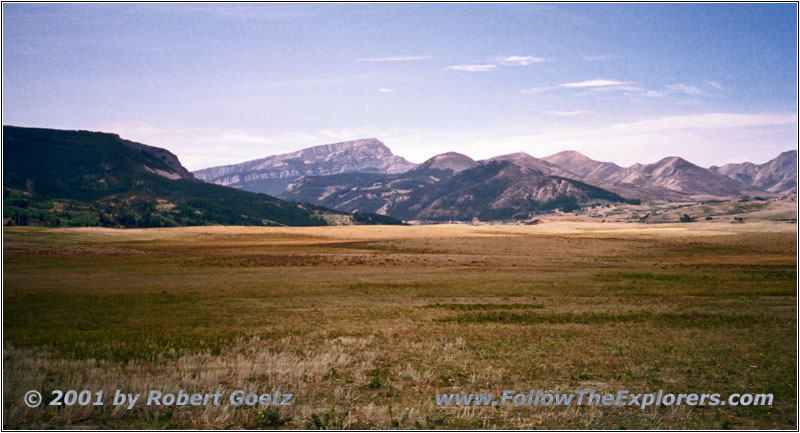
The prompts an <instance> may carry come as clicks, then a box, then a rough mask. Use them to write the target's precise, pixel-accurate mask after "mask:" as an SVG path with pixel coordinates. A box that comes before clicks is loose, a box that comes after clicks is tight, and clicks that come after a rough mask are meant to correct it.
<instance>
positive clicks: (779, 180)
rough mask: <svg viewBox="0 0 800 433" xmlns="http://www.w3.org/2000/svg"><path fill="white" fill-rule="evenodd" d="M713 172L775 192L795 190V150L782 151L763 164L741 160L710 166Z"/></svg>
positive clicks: (791, 191)
mask: <svg viewBox="0 0 800 433" xmlns="http://www.w3.org/2000/svg"><path fill="white" fill-rule="evenodd" d="M711 170H712V171H714V172H715V173H718V174H721V175H724V176H728V177H730V178H731V179H736V180H738V181H740V182H742V183H744V184H746V185H749V186H751V187H754V188H757V189H761V190H764V191H768V192H772V193H776V194H788V193H793V192H797V150H790V151H787V152H783V153H781V154H780V155H778V156H776V157H775V158H773V159H771V160H769V161H767V162H765V163H764V164H753V163H752V162H742V163H738V164H725V165H723V166H722V167H715V166H712V167H711Z"/></svg>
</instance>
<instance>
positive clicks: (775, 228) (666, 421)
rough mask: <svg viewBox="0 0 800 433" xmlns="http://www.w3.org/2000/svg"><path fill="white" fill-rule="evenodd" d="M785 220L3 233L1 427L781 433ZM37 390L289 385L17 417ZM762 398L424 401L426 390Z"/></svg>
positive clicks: (793, 254)
mask: <svg viewBox="0 0 800 433" xmlns="http://www.w3.org/2000/svg"><path fill="white" fill-rule="evenodd" d="M796 238H797V225H796V223H795V222H775V221H754V222H746V223H744V224H732V223H731V222H729V221H725V222H723V221H709V222H695V223H685V224H677V223H676V224H639V223H621V222H606V223H600V222H586V221H578V220H577V219H574V220H569V219H567V218H551V219H545V220H543V221H541V222H540V223H539V224H536V225H474V226H473V225H435V226H405V227H397V226H350V227H346V226H345V227H308V228H254V227H193V228H174V229H128V230H118V229H102V228H74V229H46V228H34V227H10V228H9V227H7V228H5V229H4V231H3V240H4V246H3V253H4V254H3V265H4V273H3V287H4V290H3V309H4V319H3V320H4V322H3V330H4V341H3V358H4V368H3V385H4V386H3V415H4V417H3V419H4V425H3V427H4V428H31V427H34V428H79V427H81V428H82V427H90V428H356V429H370V428H401V429H407V428H427V429H440V428H441V429H447V428H461V429H475V428H481V429H482V428H508V429H541V428H550V429H556V428H569V429H578V428H580V429H584V428H589V429H598V428H599V429H650V428H662V429H663V428H671V429H696V428H703V429H721V428H735V429H795V428H796V427H797V418H796V408H797V400H796V394H797V381H796V375H797V356H796V354H797V344H796V332H797V321H796V316H797V307H796V306H797V294H796V283H797V274H796V265H797V250H796ZM30 389H34V390H39V391H41V392H42V393H43V394H45V397H46V400H45V401H46V402H47V401H49V400H47V396H48V395H49V392H50V391H51V390H54V389H61V390H65V389H77V390H82V389H88V390H92V391H97V390H101V389H102V390H105V392H106V395H107V396H106V398H107V399H108V398H109V396H108V394H109V393H113V391H114V390H116V389H120V390H122V391H123V392H127V393H146V392H147V391H148V390H151V389H156V390H161V391H163V392H175V393H177V392H178V390H180V389H183V390H186V391H187V392H191V393H194V392H200V393H206V392H214V391H216V390H222V391H223V392H227V393H229V392H230V391H232V390H235V389H243V390H247V391H248V392H258V393H262V392H274V391H275V390H278V391H280V392H282V393H292V394H294V399H293V400H294V404H293V405H292V406H285V407H277V408H274V407H268V408H264V407H255V408H242V407H234V406H231V405H227V404H223V405H221V406H201V407H169V408H160V409H153V408H149V409H148V408H146V407H145V406H142V405H141V404H140V405H137V406H136V407H134V408H133V409H132V410H128V409H125V408H114V407H113V406H111V405H110V404H108V403H109V402H108V401H107V403H106V405H104V406H91V405H90V406H85V407H82V406H77V407H71V408H55V407H54V406H47V405H43V406H41V407H38V408H28V407H27V406H25V405H24V404H23V400H22V399H23V395H24V394H25V392H26V391H28V390H30ZM530 389H542V390H549V391H554V392H571V391H574V390H582V389H593V390H596V391H598V392H616V391H617V390H622V389H625V390H630V391H631V392H633V393H641V392H645V393H646V392H657V391H658V390H659V389H663V390H664V392H671V393H690V392H697V393H721V394H722V395H728V394H731V393H772V394H773V395H774V403H773V405H772V406H766V407H754V406H750V407H742V406H738V407H732V406H718V407H711V406H695V407H692V406H686V405H682V406H671V407H655V406H654V407H650V408H647V409H644V410H643V409H640V408H636V407H596V406H595V407H589V406H571V407H558V406H550V407H542V406H538V407H528V406H519V407H514V406H503V407H463V408H456V407H449V408H448V407H439V406H437V405H436V401H435V397H436V394H437V393H457V392H458V393H472V392H475V393H480V392H486V393H494V394H495V395H499V394H501V393H502V392H503V391H504V390H519V391H520V392H527V391H528V390H530Z"/></svg>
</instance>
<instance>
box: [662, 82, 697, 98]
mask: <svg viewBox="0 0 800 433" xmlns="http://www.w3.org/2000/svg"><path fill="white" fill-rule="evenodd" d="M666 87H667V89H669V90H672V91H675V92H679V93H685V94H687V95H706V92H704V91H703V90H701V89H698V88H697V87H695V86H691V85H689V84H684V83H677V84H668V85H667V86H666Z"/></svg>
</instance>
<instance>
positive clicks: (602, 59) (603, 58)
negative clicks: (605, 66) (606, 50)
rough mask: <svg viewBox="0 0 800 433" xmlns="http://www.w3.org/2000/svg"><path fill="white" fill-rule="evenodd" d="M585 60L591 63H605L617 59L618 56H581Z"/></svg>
mask: <svg viewBox="0 0 800 433" xmlns="http://www.w3.org/2000/svg"><path fill="white" fill-rule="evenodd" d="M581 58H582V59H583V60H587V61H590V62H605V61H606V60H611V59H616V58H617V56H614V55H611V54H603V55H600V56H581Z"/></svg>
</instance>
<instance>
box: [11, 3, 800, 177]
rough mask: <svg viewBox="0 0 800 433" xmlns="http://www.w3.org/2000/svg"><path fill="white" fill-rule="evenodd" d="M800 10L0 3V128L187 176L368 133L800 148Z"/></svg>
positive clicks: (498, 143) (593, 144)
mask: <svg viewBox="0 0 800 433" xmlns="http://www.w3.org/2000/svg"><path fill="white" fill-rule="evenodd" d="M796 40H797V6H796V5H795V4H696V5H695V4H410V5H409V4H339V5H332V4H296V5H292V4H71V5H70V4H9V3H6V4H4V5H3V97H2V99H3V101H2V103H3V123H4V124H11V125H22V126H40V127H53V128H65V129H89V130H101V131H109V132H116V133H119V134H120V135H122V136H123V137H125V138H128V139H132V140H136V141H140V142H143V143H146V144H151V145H155V146H159V147H165V148H167V149H169V150H171V151H172V152H174V153H176V154H177V155H178V156H179V157H180V159H181V161H182V162H183V163H184V165H185V166H187V167H188V168H189V169H199V168H203V167H208V166H213V165H220V164H228V163H235V162H241V161H244V160H247V159H253V158H258V157H262V156H266V155H270V154H275V153H282V152H288V151H292V150H296V149H299V148H302V147H307V146H312V145H317V144H324V143H330V142H336V141H343V140H350V139H357V138H364V137H377V138H379V139H381V140H382V141H384V143H386V144H387V145H388V146H389V147H390V148H391V149H392V150H393V151H394V153H396V154H399V155H402V156H405V157H406V158H407V159H410V160H412V161H415V162H421V161H423V160H425V159H427V158H429V157H431V156H434V155H435V154H437V153H441V152H446V151H458V152H462V153H465V154H467V155H469V156H471V157H473V158H476V159H480V158H487V157H491V156H494V155H498V154H501V153H510V152H517V151H525V152H528V153H530V154H531V155H534V156H539V157H542V156H546V155H549V154H551V153H554V152H557V151H560V150H566V149H574V150H578V151H580V152H583V153H585V154H587V155H588V156H590V157H592V158H595V159H600V160H611V161H615V162H617V163H619V164H622V165H629V164H632V163H634V162H642V163H648V162H654V161H656V160H658V159H660V158H662V157H665V156H670V155H680V156H683V157H685V158H687V159H689V160H690V161H693V162H695V163H698V164H700V165H703V166H708V165H711V164H717V165H719V164H723V163H726V162H739V161H743V160H750V161H753V162H758V163H760V162H764V161H766V160H768V159H770V158H772V157H774V156H775V155H777V154H778V153H779V152H781V151H784V150H788V149H793V148H796V147H797V128H798V126H797V103H796V101H797V46H796Z"/></svg>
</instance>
